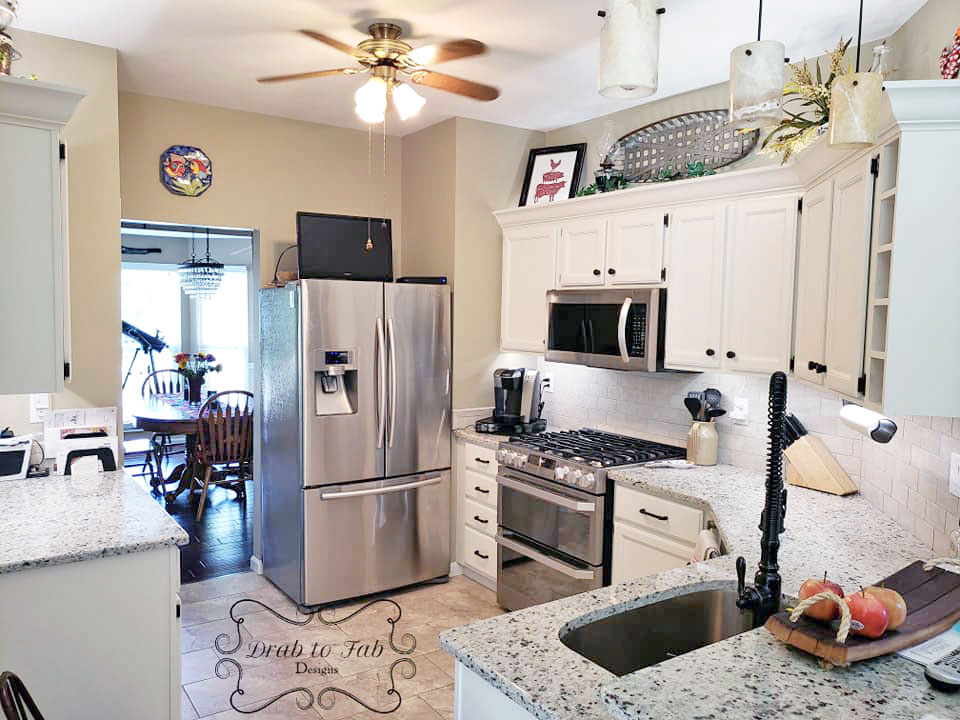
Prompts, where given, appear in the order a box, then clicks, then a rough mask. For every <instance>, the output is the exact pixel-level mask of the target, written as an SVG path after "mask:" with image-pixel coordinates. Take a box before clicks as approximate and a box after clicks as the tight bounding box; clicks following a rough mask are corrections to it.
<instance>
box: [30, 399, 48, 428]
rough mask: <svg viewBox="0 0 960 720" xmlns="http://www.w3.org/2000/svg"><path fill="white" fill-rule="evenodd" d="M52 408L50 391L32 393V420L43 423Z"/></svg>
mask: <svg viewBox="0 0 960 720" xmlns="http://www.w3.org/2000/svg"><path fill="white" fill-rule="evenodd" d="M49 409H50V394H49V393H33V394H32V395H30V422H32V423H42V422H43V421H44V419H46V417H47V410H49Z"/></svg>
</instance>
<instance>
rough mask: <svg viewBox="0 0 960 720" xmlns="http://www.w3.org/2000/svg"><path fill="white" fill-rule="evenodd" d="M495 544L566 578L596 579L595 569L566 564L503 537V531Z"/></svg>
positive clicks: (498, 535) (498, 534)
mask: <svg viewBox="0 0 960 720" xmlns="http://www.w3.org/2000/svg"><path fill="white" fill-rule="evenodd" d="M496 539H497V544H498V545H502V546H503V547H505V548H507V550H513V551H514V552H515V553H519V554H520V555H524V556H526V557H528V558H530V559H531V560H533V561H534V562H538V563H540V564H541V565H544V566H546V567H548V568H550V569H551V570H556V571H557V572H558V573H562V574H564V575H566V576H567V577H568V578H573V579H574V580H596V579H597V571H596V570H581V569H580V568H577V567H573V566H572V565H567V563H565V562H561V561H560V560H557V559H555V558H552V557H550V556H549V555H544V554H543V553H542V552H538V551H537V550H534V549H533V548H532V547H530V546H529V545H526V544H524V543H520V542H517V541H516V540H511V539H510V538H508V537H505V536H504V535H503V533H499V532H498V533H497V538H496Z"/></svg>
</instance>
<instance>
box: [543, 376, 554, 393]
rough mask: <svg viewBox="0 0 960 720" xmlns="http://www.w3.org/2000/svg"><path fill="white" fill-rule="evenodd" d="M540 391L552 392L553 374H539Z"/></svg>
mask: <svg viewBox="0 0 960 720" xmlns="http://www.w3.org/2000/svg"><path fill="white" fill-rule="evenodd" d="M540 392H545V393H552V392H553V374H552V373H545V374H543V375H541V376H540Z"/></svg>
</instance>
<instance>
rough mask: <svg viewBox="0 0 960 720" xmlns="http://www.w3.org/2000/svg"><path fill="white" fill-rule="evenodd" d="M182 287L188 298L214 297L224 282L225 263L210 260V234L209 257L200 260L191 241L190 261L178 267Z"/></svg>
mask: <svg viewBox="0 0 960 720" xmlns="http://www.w3.org/2000/svg"><path fill="white" fill-rule="evenodd" d="M177 275H178V276H179V277H180V287H181V289H182V290H183V292H184V294H185V295H187V296H188V297H195V298H208V297H212V296H213V294H214V293H216V292H217V290H219V289H220V282H221V281H222V280H223V263H222V262H217V261H216V260H212V259H211V258H210V233H209V232H208V233H207V256H206V257H205V258H204V259H203V260H198V259H197V256H196V254H195V253H194V245H193V240H192V238H191V241H190V259H189V260H187V261H186V262H182V263H180V264H179V265H178V266H177Z"/></svg>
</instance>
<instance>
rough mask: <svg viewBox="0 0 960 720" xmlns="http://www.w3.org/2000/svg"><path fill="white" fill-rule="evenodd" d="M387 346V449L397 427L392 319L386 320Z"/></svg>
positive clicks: (395, 361)
mask: <svg viewBox="0 0 960 720" xmlns="http://www.w3.org/2000/svg"><path fill="white" fill-rule="evenodd" d="M387 345H388V346H389V350H390V362H389V364H388V365H387V376H388V377H389V382H390V424H389V425H388V426H387V447H393V431H394V429H395V428H396V425H397V334H396V333H395V332H394V330H393V318H387Z"/></svg>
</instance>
